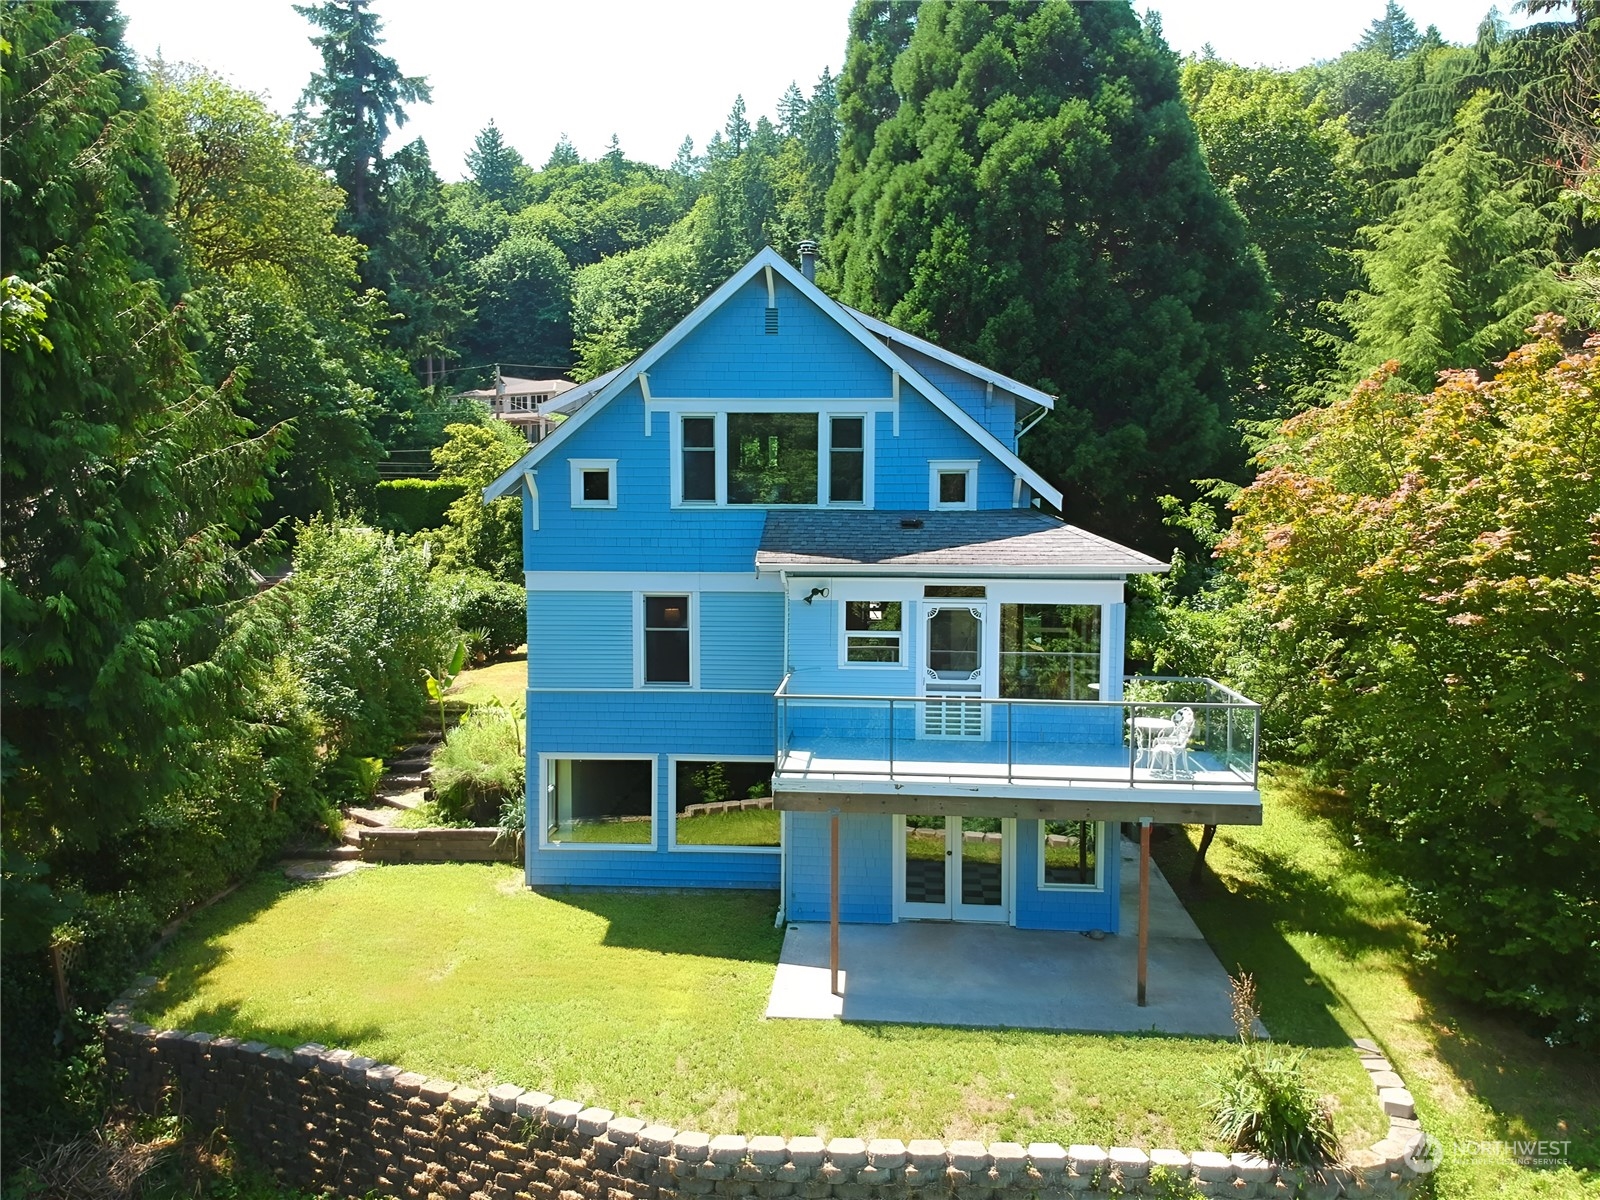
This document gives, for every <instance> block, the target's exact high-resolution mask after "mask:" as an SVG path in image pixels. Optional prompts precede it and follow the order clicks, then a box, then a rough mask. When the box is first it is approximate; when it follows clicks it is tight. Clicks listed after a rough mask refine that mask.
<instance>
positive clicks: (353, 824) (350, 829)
mask: <svg viewBox="0 0 1600 1200" xmlns="http://www.w3.org/2000/svg"><path fill="white" fill-rule="evenodd" d="M365 828H366V826H365V825H363V824H361V822H360V821H351V820H346V821H345V823H344V827H343V828H342V829H341V830H340V837H341V838H342V839H343V841H344V844H345V845H346V846H360V845H361V831H362V830H363V829H365Z"/></svg>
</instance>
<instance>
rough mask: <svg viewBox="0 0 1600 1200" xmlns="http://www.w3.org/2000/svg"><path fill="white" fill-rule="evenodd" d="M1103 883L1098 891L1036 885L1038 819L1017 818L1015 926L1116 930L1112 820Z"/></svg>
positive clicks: (1117, 844) (1116, 854) (1117, 865)
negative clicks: (1019, 819) (1048, 889)
mask: <svg viewBox="0 0 1600 1200" xmlns="http://www.w3.org/2000/svg"><path fill="white" fill-rule="evenodd" d="M1105 843H1106V844H1105V845H1103V846H1101V847H1100V852H1101V853H1102V854H1103V855H1104V856H1105V860H1104V861H1105V865H1104V868H1103V872H1102V878H1103V882H1104V885H1105V886H1104V887H1103V888H1102V889H1101V890H1099V891H1081V892H1080V891H1067V892H1058V891H1045V890H1042V889H1041V888H1040V887H1039V822H1037V821H1018V822H1017V853H1016V864H1017V907H1016V924H1017V928H1018V929H1079V930H1086V929H1103V930H1105V931H1106V932H1107V933H1116V932H1118V929H1117V923H1118V920H1117V919H1118V912H1119V909H1120V905H1119V892H1120V889H1121V878H1122V872H1121V865H1122V856H1121V853H1120V849H1121V834H1120V833H1119V832H1118V827H1117V825H1116V823H1115V822H1108V823H1107V824H1106V827H1105Z"/></svg>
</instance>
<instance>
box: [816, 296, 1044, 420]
mask: <svg viewBox="0 0 1600 1200" xmlns="http://www.w3.org/2000/svg"><path fill="white" fill-rule="evenodd" d="M839 307H840V308H842V309H844V311H845V312H847V313H849V314H850V315H851V316H852V317H854V318H855V319H856V320H857V321H860V322H861V324H863V325H865V326H866V327H867V328H868V329H870V330H872V332H873V333H875V334H877V335H878V336H879V337H881V338H884V339H885V340H887V341H890V342H896V343H898V344H900V345H902V346H905V347H906V348H907V349H909V350H915V351H916V352H917V353H919V354H926V355H927V356H928V357H929V358H931V359H934V360H936V361H938V362H942V363H944V364H945V365H946V366H948V367H954V368H955V369H956V370H958V371H961V372H963V373H964V374H967V375H971V376H972V377H973V378H974V379H981V380H983V381H984V382H985V383H992V384H994V385H995V387H997V388H1002V389H1004V390H1005V391H1008V392H1010V393H1011V394H1012V395H1013V396H1017V397H1019V398H1021V399H1023V400H1031V401H1032V402H1033V403H1035V404H1037V405H1039V406H1040V407H1042V408H1051V409H1053V408H1055V406H1056V398H1055V397H1054V396H1052V395H1051V394H1050V393H1049V392H1041V391H1040V390H1039V389H1038V388H1036V387H1029V386H1028V385H1027V384H1025V383H1021V382H1019V381H1018V380H1015V379H1012V378H1011V377H1010V376H1009V375H1002V374H1000V372H999V371H996V370H993V369H992V368H990V367H986V366H984V365H983V364H982V363H977V362H973V361H972V360H971V359H970V358H962V357H961V355H959V354H955V353H952V352H951V351H949V350H946V349H945V348H944V347H943V346H938V345H935V344H934V343H933V342H930V341H928V340H927V339H926V338H919V337H918V336H917V335H916V334H914V333H907V332H906V331H905V330H904V329H896V328H895V327H894V326H893V325H891V324H889V322H887V321H880V320H879V319H878V318H877V317H872V316H868V315H867V314H866V313H864V312H862V311H861V310H860V309H857V308H851V307H850V306H849V305H848V304H841V305H840V306H839Z"/></svg>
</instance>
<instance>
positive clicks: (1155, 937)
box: [766, 841, 1265, 1038]
mask: <svg viewBox="0 0 1600 1200" xmlns="http://www.w3.org/2000/svg"><path fill="white" fill-rule="evenodd" d="M1122 857H1123V867H1122V890H1121V909H1122V911H1121V923H1122V929H1123V933H1122V934H1121V935H1120V936H1116V937H1112V936H1107V937H1105V938H1104V939H1103V940H1098V941H1097V940H1095V939H1093V938H1090V937H1086V936H1085V935H1083V934H1080V933H1064V932H1060V931H1055V930H1033V929H1012V928H1010V927H1008V926H1004V925H975V924H958V923H953V922H944V921H903V922H901V923H899V924H897V925H841V926H840V927H839V965H840V985H841V986H840V990H841V991H842V992H843V993H844V994H843V995H842V996H835V995H833V994H832V993H831V992H830V991H829V987H828V984H829V979H828V927H827V926H826V925H824V924H809V923H808V924H798V923H796V924H791V925H790V926H789V928H788V932H787V933H786V934H785V936H784V939H783V951H782V954H781V955H780V957H779V961H778V968H777V972H776V974H775V975H774V978H773V983H772V994H771V997H770V998H769V1000H768V1003H767V1013H766V1015H767V1016H768V1017H774V1018H797V1019H807V1020H833V1019H842V1020H845V1021H879V1022H888V1023H893V1024H910V1025H957V1026H978V1027H995V1026H1003V1027H1008V1028H1019V1029H1056V1030H1082V1031H1088V1032H1095V1033H1139V1032H1156V1033H1170V1034H1183V1035H1192V1036H1200V1037H1226V1038H1231V1037H1233V1036H1234V1029H1233V1020H1232V1017H1231V1015H1230V1008H1229V1003H1228V975H1227V972H1226V971H1224V970H1223V968H1222V964H1221V963H1219V962H1218V961H1217V956H1216V955H1215V954H1213V953H1212V951H1211V947H1210V946H1208V945H1206V943H1205V940H1204V939H1203V938H1202V937H1201V936H1200V931H1199V929H1198V928H1196V926H1195V923H1194V921H1193V920H1192V919H1191V918H1190V916H1189V914H1188V913H1187V912H1186V911H1184V908H1183V905H1182V904H1181V903H1179V901H1178V897H1177V895H1176V894H1175V893H1174V892H1173V890H1172V888H1171V886H1170V885H1169V884H1168V883H1167V881H1166V880H1165V879H1164V878H1163V877H1162V875H1161V872H1160V870H1159V869H1158V868H1157V867H1156V865H1155V864H1154V863H1153V862H1152V863H1151V864H1150V949H1149V982H1148V987H1147V990H1146V991H1147V998H1148V1000H1149V1003H1148V1004H1147V1005H1146V1006H1145V1007H1144V1008H1140V1007H1139V1006H1138V1005H1137V1004H1136V1003H1135V986H1136V971H1137V957H1138V948H1139V947H1138V919H1139V867H1138V848H1137V847H1136V846H1134V845H1133V844H1132V843H1130V842H1127V841H1124V842H1123V843H1122ZM1260 1032H1261V1033H1263V1034H1264V1033H1265V1030H1261V1031H1260Z"/></svg>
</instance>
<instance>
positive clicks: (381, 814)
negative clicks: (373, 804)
mask: <svg viewBox="0 0 1600 1200" xmlns="http://www.w3.org/2000/svg"><path fill="white" fill-rule="evenodd" d="M344 811H345V815H346V816H347V817H349V818H350V819H351V820H353V821H357V822H359V823H361V824H362V825H366V826H369V827H371V828H374V829H385V828H387V827H388V826H389V825H390V824H392V823H393V821H394V819H395V816H396V813H395V811H394V810H387V811H386V810H384V809H381V808H347V809H345V810H344Z"/></svg>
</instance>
